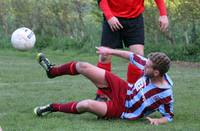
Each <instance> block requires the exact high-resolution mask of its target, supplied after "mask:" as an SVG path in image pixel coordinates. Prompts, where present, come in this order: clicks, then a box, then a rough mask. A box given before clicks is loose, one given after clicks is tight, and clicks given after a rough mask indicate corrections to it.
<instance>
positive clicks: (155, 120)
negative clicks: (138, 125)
mask: <svg viewBox="0 0 200 131" xmlns="http://www.w3.org/2000/svg"><path fill="white" fill-rule="evenodd" d="M146 118H147V120H148V121H149V122H150V124H151V125H160V124H165V123H167V122H168V120H167V118H165V117H161V118H151V117H146Z"/></svg>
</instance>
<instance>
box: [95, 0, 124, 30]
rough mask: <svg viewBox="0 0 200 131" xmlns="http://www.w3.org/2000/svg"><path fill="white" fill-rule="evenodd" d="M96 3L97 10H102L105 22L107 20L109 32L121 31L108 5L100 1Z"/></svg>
mask: <svg viewBox="0 0 200 131" xmlns="http://www.w3.org/2000/svg"><path fill="white" fill-rule="evenodd" d="M98 3H99V8H100V9H101V10H102V12H103V14H104V16H105V17H106V20H107V22H108V24H109V26H110V28H111V30H112V31H113V32H114V31H117V30H120V29H122V28H123V26H122V25H121V23H120V22H119V20H118V18H117V17H115V16H114V15H113V14H112V11H111V9H110V7H109V5H108V1H107V0H100V1H98Z"/></svg>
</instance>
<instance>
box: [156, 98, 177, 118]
mask: <svg viewBox="0 0 200 131" xmlns="http://www.w3.org/2000/svg"><path fill="white" fill-rule="evenodd" d="M158 110H159V112H160V113H161V115H162V116H163V117H165V118H166V119H167V121H169V122H171V121H172V120H173V116H174V113H173V102H170V103H168V104H163V105H160V106H159V109H158Z"/></svg>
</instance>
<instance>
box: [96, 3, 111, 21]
mask: <svg viewBox="0 0 200 131" xmlns="http://www.w3.org/2000/svg"><path fill="white" fill-rule="evenodd" d="M98 4H99V8H100V9H101V11H102V12H103V14H104V16H105V17H106V19H107V20H109V19H110V18H112V17H113V14H112V12H111V10H110V7H109V5H108V1H107V0H98Z"/></svg>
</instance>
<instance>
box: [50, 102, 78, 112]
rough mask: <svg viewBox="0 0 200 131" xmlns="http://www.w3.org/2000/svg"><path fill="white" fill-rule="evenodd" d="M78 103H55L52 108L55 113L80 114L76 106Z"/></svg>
mask: <svg viewBox="0 0 200 131" xmlns="http://www.w3.org/2000/svg"><path fill="white" fill-rule="evenodd" d="M77 103H78V102H69V103H65V104H59V103H53V104H51V107H52V108H53V110H54V111H55V112H57V111H58V112H64V113H72V114H80V113H79V112H78V110H77V109H76V105H77Z"/></svg>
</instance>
